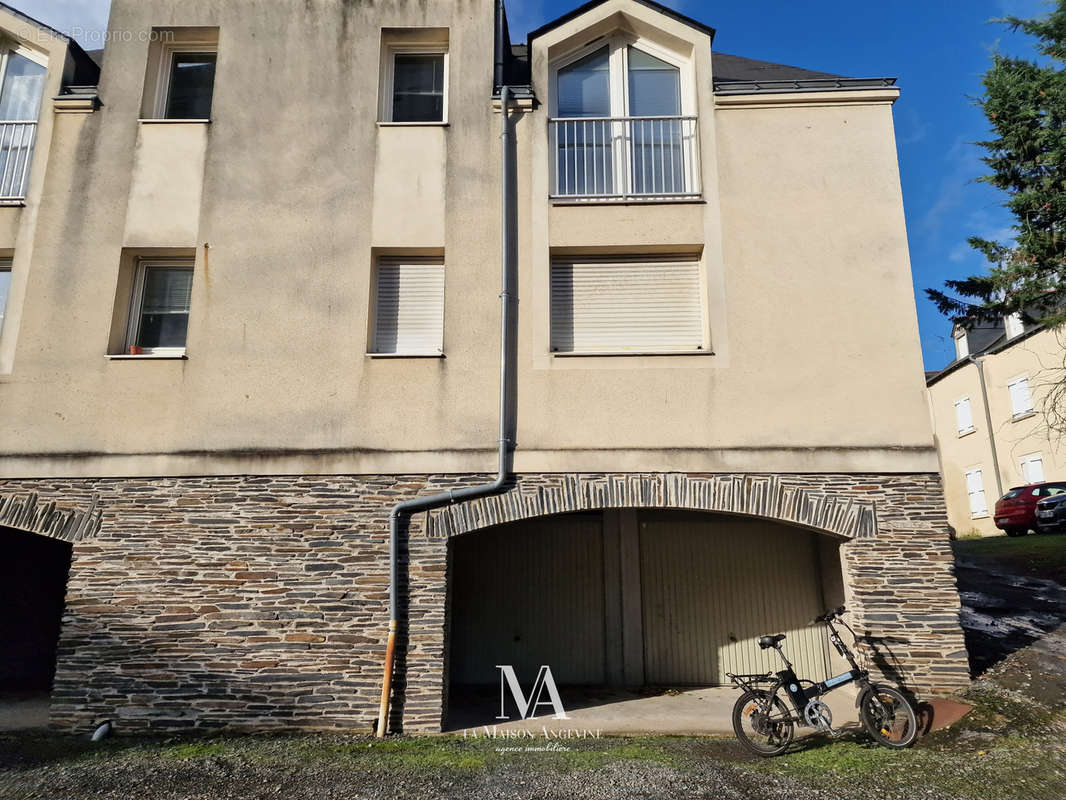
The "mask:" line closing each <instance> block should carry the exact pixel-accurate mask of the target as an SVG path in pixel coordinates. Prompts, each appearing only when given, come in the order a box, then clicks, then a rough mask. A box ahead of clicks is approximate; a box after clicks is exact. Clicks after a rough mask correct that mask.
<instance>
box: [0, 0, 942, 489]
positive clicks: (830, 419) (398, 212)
mask: <svg viewBox="0 0 1066 800" xmlns="http://www.w3.org/2000/svg"><path fill="white" fill-rule="evenodd" d="M179 10H180V11H179ZM590 14H592V15H594V16H593V17H589V18H587V19H584V18H583V19H584V22H582V21H581V20H575V21H572V22H570V23H567V24H566V25H563V26H561V27H560V28H557V29H556V30H554V31H552V32H551V33H550V34H548V35H546V36H544V37H541V38H540V39H537V40H535V42H534V48H533V53H532V58H533V84H534V89H535V91H536V92H537V94H538V96H539V97H540V98H541V99H542V100H544V101H547V99H548V92H549V87H548V69H549V65H550V62H551V59H552V58H555V57H556V55H558V54H561V53H563V52H565V50H566V48H567V47H569V46H571V45H572V44H573V43H574V42H576V41H577V40H578V39H581V37H582V36H583V31H584V32H585V33H587V30H588V28H589V27H590V26H591V27H592V28H593V29H595V30H599V29H603V30H610V29H611V26H617V25H624V26H629V28H631V29H632V30H633V31H635V32H637V33H639V34H640V35H647V36H652V37H657V38H658V39H659V40H660V41H662V42H663V43H664V44H666V45H669V46H672V47H675V48H677V49H679V50H686V49H687V51H688V52H689V53H690V54H691V59H692V64H693V70H694V77H695V82H694V92H695V103H696V106H697V110H698V113H699V118H700V121H699V125H700V141H701V148H702V152H701V165H702V182H703V188H704V198H703V202H700V203H685V204H671V205H660V206H656V205H643V206H639V205H609V206H603V205H600V206H594V207H593V206H564V205H552V204H551V203H549V201H548V199H547V183H548V171H549V162H548V158H549V151H548V146H547V138H546V137H547V134H546V131H547V116H548V113H549V112H548V104H547V103H545V104H544V105H541V106H540V107H539V108H537V109H536V110H534V111H528V112H525V113H522V114H518V115H517V117H518V119H517V122H516V128H517V140H518V160H519V176H518V192H519V262H520V263H519V268H520V281H519V282H520V285H519V290H520V300H521V305H520V337H519V358H520V362H519V425H518V453H517V461H516V465H517V468H518V469H519V470H525V471H547V472H551V471H581V470H588V471H596V470H619V471H641V470H689V471H692V470H695V471H700V470H706V471H745V472H817V471H821V472H830V471H836V472H875V471H876V472H922V471H935V470H936V465H937V462H936V458H935V453H934V450H933V449H932V436H931V432H930V425H929V418H928V413H927V409H926V406H925V403H924V398H923V386H922V381H921V362H920V354H919V347H918V334H917V324H916V320H915V312H914V301H913V295H912V290H911V282H910V270H909V263H908V259H907V245H906V232H905V229H904V222H903V212H902V200H901V194H900V187H899V176H898V169H897V165H896V156H895V145H894V138H893V129H892V114H891V102H892V100H893V99H894V97H895V91H894V90H890V91H887V92H880V93H845V92H837V93H820V94H817V95H814V94H811V95H793V96H791V97H786V98H784V99H783V100H780V102H777V103H773V102H767V101H764V102H760V103H759V104H755V105H752V104H750V102H747V103H745V102H744V101H743V100H741V101H737V100H736V99H735V98H734V99H733V100H732V101H731V102H730V103H729V104H728V105H727V104H726V103H725V102H724V101H723V100H722V98H715V96H714V95H713V93H712V90H711V86H712V83H711V80H712V76H711V72H710V70H711V66H710V43H709V41H708V39H707V37H706V36H705V35H704V34H702V33H700V32H698V31H696V30H694V29H692V28H689V27H687V26H685V25H682V24H681V23H679V22H677V21H675V20H672V19H670V18H668V17H665V16H663V15H659V14H657V13H655V12H654V11H652V10H651V9H649V8H647V7H645V6H643V5H640V4H637V3H633V2H627V1H626V0H612V2H610V3H606V4H604V5H602V6H600V7H598V8H597V9H596V10H595V11H594V12H590ZM587 16H588V15H587ZM175 24H181V25H185V26H197V25H202V26H218V28H219V56H218V71H217V78H216V84H215V94H214V109H213V119H212V122H211V123H210V124H199V125H189V124H185V125H172V126H154V127H155V129H154V130H153V129H150V128H152V127H153V126H151V125H146V124H144V123H140V122H138V117H139V116H140V110H141V100H142V96H143V93H144V91H143V90H144V87H143V85H142V83H143V76H144V75H145V73H146V63H147V60H148V57H149V47H150V45H149V43H148V42H147V41H140V38H141V37H139V36H138V35H137V34H138V33H139V32H147V31H149V30H150V29H151V28H153V27H166V26H168V25H175ZM583 25H584V26H585V27H584V28H582V26H583ZM405 26H423V27H435V28H448V29H449V85H450V95H449V102H448V107H449V112H448V125H447V126H445V127H442V126H424V127H388V126H379V125H377V124H376V120H377V107H378V73H379V65H380V58H379V50H380V41H381V29H382V28H383V27H388V28H395V27H405ZM111 27H112V28H113V29H115V28H119V29H123V30H129V31H133V32H134V35H133V36H132V37H131V39H132V40H131V41H113V42H111V43H110V45H109V50H108V55H107V60H106V65H105V68H104V72H103V75H102V79H101V86H100V93H101V97H102V100H103V103H104V106H103V108H102V109H100V110H99V111H97V112H96V113H94V114H92V115H91V116H89V117H84V118H83V117H79V118H78V120H79V121H78V122H77V123H76V124H75V123H70V124H69V127H67V128H64V129H63V130H62V131H60V132H59V133H58V134H57V140H56V144H55V148H56V150H57V152H58V153H59V154H61V157H62V163H63V164H65V165H66V166H65V167H64V168H63V170H62V171H58V170H50V171H49V182H48V185H47V186H46V192H45V195H44V199H43V203H42V206H41V211H40V214H41V219H42V223H46V224H42V225H39V226H38V228H39V230H40V233H38V234H37V236H36V238H35V239H34V260H33V264H32V280H31V281H30V283H29V284H28V286H29V288H28V291H27V294H26V302H25V306H24V314H23V319H22V324H21V326H20V330H19V333H18V337H17V342H12V343H11V344H12V346H15V345H17V349H16V350H14V352H13V355H14V358H13V360H12V364H13V369H12V370H11V371H10V374H9V375H6V376H3V377H0V404H2V406H3V408H4V413H5V416H6V417H7V418H8V419H13V420H18V423H17V424H16V425H11V426H5V427H4V429H3V430H2V431H0V454H3V455H4V456H5V457H4V458H3V459H0V474H2V475H8V476H33V475H51V474H63V475H137V474H148V475H159V474H201V473H228V472H240V473H256V472H281V473H286V472H304V471H307V472H353V473H359V472H362V473H370V472H377V473H389V472H447V471H471V470H475V471H476V470H484V471H489V470H492V469H494V448H495V439H496V424H497V420H496V413H497V380H498V359H499V355H498V342H497V340H498V325H499V322H498V321H499V300H498V297H497V295H498V280H499V279H498V274H499V238H500V226H499V174H500V170H499V121H500V120H499V115H498V114H497V113H494V112H493V109H492V105H491V103H490V100H489V94H490V91H491V88H492V87H491V66H492V62H491V54H492V3H491V2H490V1H489V0H471V2H466V3H463V4H452V3H423V2H415V0H411V1H410V2H390V3H365V4H352V3H338V2H333V1H332V0H309V2H308V3H306V4H295V5H294V4H269V5H263V6H262V7H261V8H259V10H258V11H257V13H255V14H249V13H247V10H246V9H245V7H244V5H243V4H235V3H217V2H209V1H208V0H187V2H183V3H181V4H177V3H174V2H172V0H136V2H134V0H115V2H114V4H113V8H112V20H111ZM515 35H516V36H518V35H519V33H518V32H515ZM584 40H585V41H587V36H586V37H585V39H584ZM163 139H166V142H163V141H162V140H163ZM201 158H202V162H201V161H200V160H199V159H201ZM168 179H169V180H172V181H174V182H176V184H177V185H176V186H175V187H174V192H173V195H172V198H171V199H170V200H168V193H167V181H168ZM197 182H199V185H197ZM74 197H77V198H91V202H89V203H87V204H86V206H85V207H84V208H77V209H75V207H74V206H73V204H72V198H74ZM194 199H195V203H196V204H197V205H198V208H197V209H196V212H195V213H194V212H193V210H192V209H191V208H190V203H192V202H193V201H194ZM149 207H150V208H151V211H149V210H148V209H149ZM194 227H195V231H194V230H193V228H194ZM124 246H125V247H131V246H136V247H152V246H155V247H188V248H190V249H195V252H196V254H197V255H196V272H195V278H194V287H193V298H192V312H191V317H190V328H189V336H188V359H187V360H175V361H158V360H156V361H146V360H145V361H133V360H121V361H120V360H109V359H108V358H107V357H106V353H107V350H108V341H109V337H111V336H112V329H113V321H114V316H115V313H116V312H115V309H116V306H118V305H121V303H120V301H121V298H119V297H118V294H119V292H118V291H117V288H116V287H118V286H119V283H120V277H121V276H120V272H121V270H120V267H121V262H122V254H123V247H124ZM664 246H669V248H670V249H674V250H677V249H681V250H685V251H686V252H698V253H700V258H701V262H700V263H701V267H702V269H703V273H704V284H705V286H706V288H707V292H706V294H707V297H706V313H707V315H708V319H709V329H710V337H711V342H712V345H713V350H714V355H713V356H685V355H674V356H646V357H633V358H608V357H579V358H560V357H555V356H552V355H551V354H550V353H549V352H548V350H547V346H546V345H547V330H548V329H547V301H548V294H547V276H548V265H549V258H550V254H551V252H552V251H553V250H556V251H564V250H569V251H580V250H582V249H586V248H587V249H593V248H600V249H603V248H611V249H614V250H615V251H616V252H618V251H622V252H625V251H630V252H646V251H649V250H652V249H655V248H659V249H662V247H664ZM404 247H410V248H431V249H439V248H443V249H444V252H445V258H446V302H445V334H444V340H445V352H446V357H445V358H442V359H426V358H423V359H404V358H397V359H374V358H369V357H367V356H366V349H367V331H368V320H367V315H368V308H369V293H370V289H371V282H370V279H371V267H372V264H373V255H374V253H381V252H389V251H390V250H395V249H402V248H404ZM205 254H207V255H206V256H205ZM7 345H8V342H7V340H5V347H6V346H7Z"/></svg>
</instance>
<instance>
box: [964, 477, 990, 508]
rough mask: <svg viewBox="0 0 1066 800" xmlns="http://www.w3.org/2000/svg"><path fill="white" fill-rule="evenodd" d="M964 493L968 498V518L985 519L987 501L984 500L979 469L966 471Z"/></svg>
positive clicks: (983, 487)
mask: <svg viewBox="0 0 1066 800" xmlns="http://www.w3.org/2000/svg"><path fill="white" fill-rule="evenodd" d="M966 493H967V494H968V495H969V497H970V517H972V518H973V519H978V518H979V517H987V516H988V501H987V500H986V499H985V484H984V479H983V478H982V476H981V470H980V469H977V468H975V469H971V470H967V471H966Z"/></svg>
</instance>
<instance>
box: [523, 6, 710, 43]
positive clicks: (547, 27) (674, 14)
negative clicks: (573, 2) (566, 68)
mask: <svg viewBox="0 0 1066 800" xmlns="http://www.w3.org/2000/svg"><path fill="white" fill-rule="evenodd" d="M606 2H607V0H590V2H588V3H585V4H584V5H581V6H579V7H577V8H575V9H573V10H571V11H568V12H566V13H565V14H563V15H562V16H561V17H556V18H555V19H553V20H552V21H551V22H546V23H544V24H543V25H541V26H540V27H539V28H537V29H536V30H534V31H532V32H530V33H528V34H526V42H527V43H529V42H532V41H533V40H534V39H537V38H539V37H541V36H543V35H544V34H545V33H548V32H549V31H551V30H554V29H555V28H558V27H559V26H561V25H565V24H566V23H567V22H569V21H570V20H572V19H577V18H578V17H580V16H581V15H582V14H585V13H587V12H589V11H591V10H592V9H594V8H596V7H597V6H600V5H603V4H604V3H606ZM632 2H634V3H640V5H642V6H647V7H648V8H650V9H652V10H653V11H658V12H659V13H660V14H663V15H664V16H667V17H670V18H671V19H675V20H677V21H678V22H681V23H683V24H685V25H688V26H689V27H690V28H695V29H696V30H698V31H702V32H703V33H706V34H707V35H708V36H709V37H710V38H711V41H712V42H714V34H715V30H714V28H712V27H711V26H710V25H705V24H703V23H702V22H700V21H699V20H696V19H693V18H692V17H689V16H686V15H685V14H682V13H681V12H680V11H675V10H674V9H672V8H667V7H666V6H664V5H662V4H661V3H656V2H655V0H632Z"/></svg>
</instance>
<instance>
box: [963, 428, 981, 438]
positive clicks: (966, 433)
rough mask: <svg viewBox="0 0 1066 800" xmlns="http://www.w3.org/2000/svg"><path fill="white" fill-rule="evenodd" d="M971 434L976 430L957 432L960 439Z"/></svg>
mask: <svg viewBox="0 0 1066 800" xmlns="http://www.w3.org/2000/svg"><path fill="white" fill-rule="evenodd" d="M972 433H977V428H970V429H968V430H965V431H959V438H960V439H961V438H962V437H963V436H969V435H970V434H972Z"/></svg>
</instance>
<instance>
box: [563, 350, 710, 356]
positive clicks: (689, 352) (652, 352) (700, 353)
mask: <svg viewBox="0 0 1066 800" xmlns="http://www.w3.org/2000/svg"><path fill="white" fill-rule="evenodd" d="M551 354H552V355H553V356H556V357H558V358H580V357H582V356H592V357H594V358H603V357H604V356H611V357H615V356H713V355H714V351H713V350H624V351H623V350H577V351H574V352H558V351H552V353H551Z"/></svg>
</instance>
